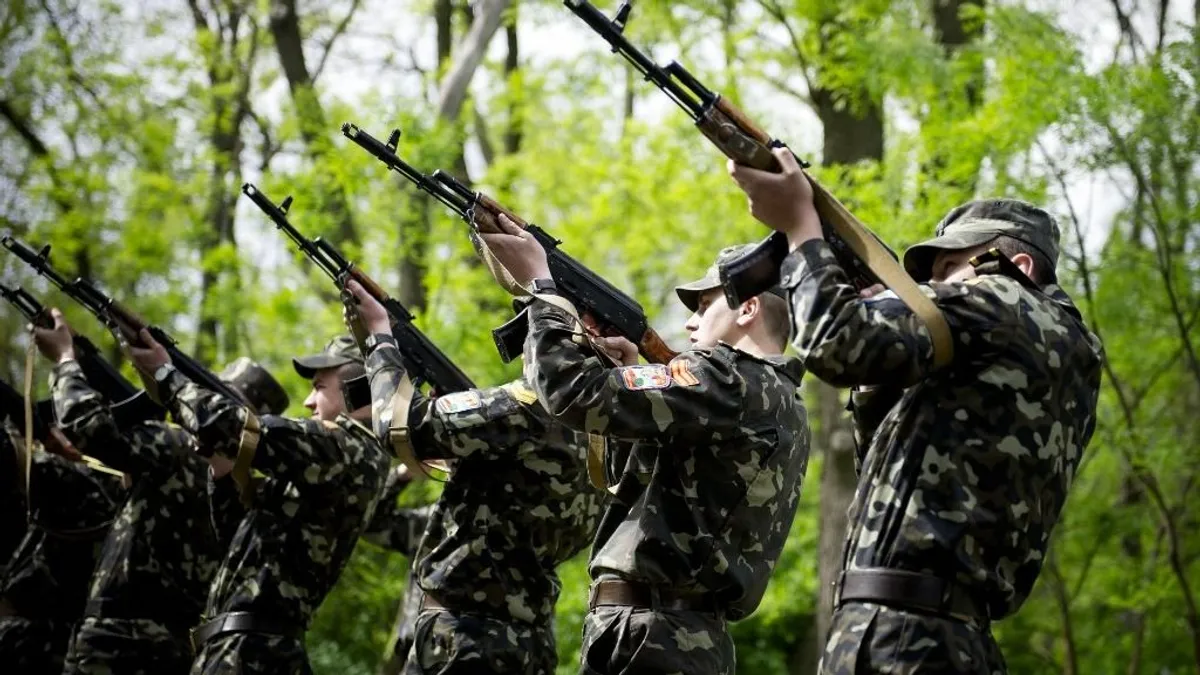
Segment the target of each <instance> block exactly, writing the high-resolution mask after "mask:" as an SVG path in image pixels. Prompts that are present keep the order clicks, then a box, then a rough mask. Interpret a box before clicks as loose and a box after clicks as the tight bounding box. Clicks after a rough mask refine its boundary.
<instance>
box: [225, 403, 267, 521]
mask: <svg viewBox="0 0 1200 675" xmlns="http://www.w3.org/2000/svg"><path fill="white" fill-rule="evenodd" d="M260 440H262V422H261V421H259V419H258V415H255V414H254V413H253V412H251V411H250V409H249V408H247V409H246V422H245V423H244V424H243V425H242V434H241V436H240V437H239V438H238V451H237V458H235V459H234V460H233V469H232V470H231V471H230V472H229V473H230V476H232V477H233V482H234V483H236V484H237V486H238V497H239V498H240V499H241V502H242V506H245V507H246V508H250V505H251V504H252V503H253V501H254V477H253V476H252V475H251V474H250V467H251V465H253V464H254V453H255V451H256V450H258V443H259V441H260Z"/></svg>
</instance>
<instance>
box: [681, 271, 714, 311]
mask: <svg viewBox="0 0 1200 675" xmlns="http://www.w3.org/2000/svg"><path fill="white" fill-rule="evenodd" d="M720 287H721V281H720V279H711V278H709V277H708V276H707V275H706V276H705V277H704V278H703V279H699V280H697V281H693V282H691V283H687V284H683V285H682V286H676V287H675V295H677V296H679V301H680V302H682V303H683V306H684V307H687V308H688V309H690V310H692V311H693V312H694V311H696V310H697V309H699V308H700V295H701V294H702V293H704V292H705V291H711V290H712V289H714V288H720Z"/></svg>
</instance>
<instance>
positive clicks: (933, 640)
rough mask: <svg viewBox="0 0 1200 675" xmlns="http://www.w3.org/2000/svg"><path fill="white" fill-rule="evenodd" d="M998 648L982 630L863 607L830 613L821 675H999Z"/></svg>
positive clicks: (849, 605)
mask: <svg viewBox="0 0 1200 675" xmlns="http://www.w3.org/2000/svg"><path fill="white" fill-rule="evenodd" d="M1007 672H1008V670H1007V668H1006V667H1005V665H1004V656H1003V655H1001V653H1000V647H999V646H997V645H996V641H995V640H994V639H993V638H992V633H991V631H989V630H988V629H987V628H981V627H977V626H974V625H971V624H968V623H966V622H963V621H959V620H957V619H949V618H942V617H937V616H931V615H927V614H919V613H916V612H907V611H904V610H899V609H894V608H891V607H885V606H882V605H876V604H872V603H865V602H848V603H846V604H844V605H842V606H841V607H839V608H838V610H837V611H836V612H834V613H833V622H832V624H831V625H830V628H829V639H828V640H827V641H826V643H825V653H824V654H823V655H822V656H821V667H820V673H821V675H859V674H860V673H886V674H887V675H917V674H918V673H922V674H923V673H959V674H962V675H1004V673H1007Z"/></svg>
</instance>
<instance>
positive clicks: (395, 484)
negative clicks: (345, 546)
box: [362, 471, 434, 558]
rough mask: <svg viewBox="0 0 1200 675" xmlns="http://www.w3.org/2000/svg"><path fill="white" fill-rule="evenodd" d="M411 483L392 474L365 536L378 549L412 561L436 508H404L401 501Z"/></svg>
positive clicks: (430, 506) (384, 486) (429, 506)
mask: <svg viewBox="0 0 1200 675" xmlns="http://www.w3.org/2000/svg"><path fill="white" fill-rule="evenodd" d="M410 484H411V482H410V481H406V480H398V479H397V476H396V472H395V471H389V472H388V476H387V479H386V480H384V485H383V493H382V494H381V495H380V497H379V504H378V505H377V506H376V507H375V513H374V515H372V516H371V522H369V523H367V527H366V529H365V530H363V534H362V537H363V539H366V540H367V541H369V542H371V543H372V544H375V545H376V546H379V547H382V548H386V549H387V550H389V551H395V552H397V553H399V554H401V555H404V556H407V557H409V558H412V557H414V556H416V553H417V548H418V547H419V546H420V544H421V536H422V535H424V534H425V528H426V526H428V525H429V517H430V516H431V515H433V508H434V505H433V504H426V505H424V506H418V507H414V508H405V507H402V506H400V504H399V503H398V502H397V500H398V499H399V498H400V494H401V493H402V492H404V490H405V488H407V487H408V486H409V485H410Z"/></svg>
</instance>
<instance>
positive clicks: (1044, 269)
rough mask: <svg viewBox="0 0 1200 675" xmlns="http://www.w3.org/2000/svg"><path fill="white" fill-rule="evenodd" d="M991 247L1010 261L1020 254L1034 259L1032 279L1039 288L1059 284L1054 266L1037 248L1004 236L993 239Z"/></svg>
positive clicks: (990, 243)
mask: <svg viewBox="0 0 1200 675" xmlns="http://www.w3.org/2000/svg"><path fill="white" fill-rule="evenodd" d="M989 245H990V246H991V247H992V248H996V249H998V250H999V251H1000V252H1001V253H1003V254H1004V255H1006V256H1008V258H1009V260H1011V259H1012V258H1013V256H1015V255H1017V254H1018V253H1024V254H1025V255H1028V256H1029V257H1030V258H1033V276H1032V277H1031V278H1032V280H1033V283H1035V284H1037V285H1039V286H1044V285H1046V284H1057V283H1058V273H1057V272H1056V271H1055V269H1054V264H1053V263H1051V262H1050V259H1049V258H1047V257H1046V254H1044V253H1042V252H1041V251H1039V250H1038V249H1037V247H1035V246H1033V245H1031V244H1027V243H1025V242H1023V241H1021V240H1020V239H1016V238H1014V237H1010V236H1008V235H1004V234H1002V235H1000V236H999V237H996V238H995V239H993V240H992V241H991V242H989Z"/></svg>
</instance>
